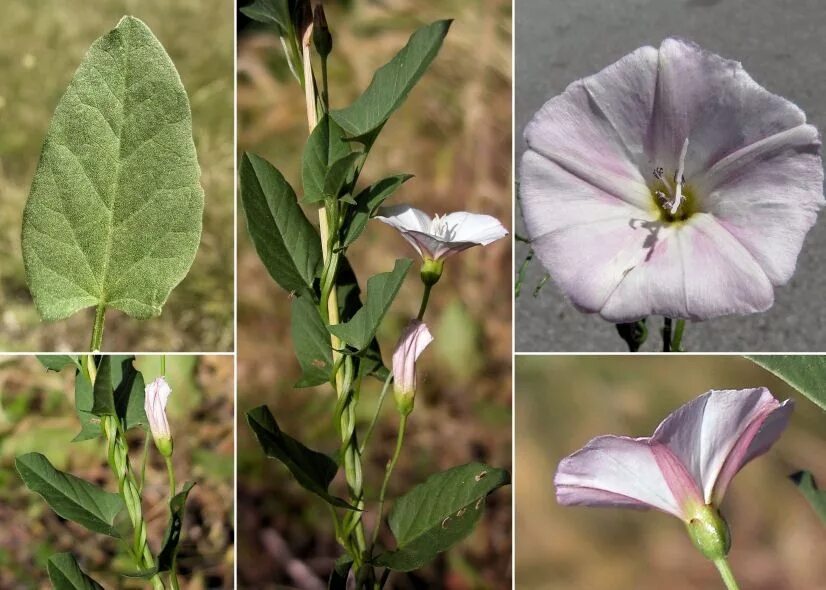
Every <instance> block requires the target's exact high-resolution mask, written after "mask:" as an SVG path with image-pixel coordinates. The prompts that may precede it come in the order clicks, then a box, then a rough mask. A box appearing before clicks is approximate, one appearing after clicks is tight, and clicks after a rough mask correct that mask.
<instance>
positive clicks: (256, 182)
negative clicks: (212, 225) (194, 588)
mask: <svg viewBox="0 0 826 590" xmlns="http://www.w3.org/2000/svg"><path fill="white" fill-rule="evenodd" d="M240 177H241V200H242V201H243V202H244V214H245V216H246V219H247V230H248V231H249V234H250V238H251V239H252V243H253V245H254V246H255V250H256V252H258V257H259V258H261V261H262V262H263V263H264V266H265V267H266V268H267V271H268V272H269V273H270V276H271V277H272V278H273V279H274V280H275V282H276V283H278V284H279V285H281V287H282V288H283V289H285V290H286V291H290V292H293V291H295V292H297V293H299V294H302V293H309V292H312V288H313V280H314V279H315V277H316V276H317V275H318V273H319V272H320V268H321V240H320V239H319V237H318V233H317V232H316V230H315V228H314V227H313V226H312V225H311V224H310V222H309V221H308V220H307V218H306V217H305V216H304V212H303V211H302V210H301V207H299V205H298V202H297V201H296V196H295V192H293V189H292V187H291V186H290V185H289V183H288V182H287V181H286V180H285V179H284V177H283V176H282V175H281V173H280V172H279V171H278V170H276V168H275V167H274V166H273V165H272V164H270V163H269V162H267V161H266V160H264V159H263V158H261V157H259V156H256V155H255V154H244V157H243V158H242V159H241V170H240Z"/></svg>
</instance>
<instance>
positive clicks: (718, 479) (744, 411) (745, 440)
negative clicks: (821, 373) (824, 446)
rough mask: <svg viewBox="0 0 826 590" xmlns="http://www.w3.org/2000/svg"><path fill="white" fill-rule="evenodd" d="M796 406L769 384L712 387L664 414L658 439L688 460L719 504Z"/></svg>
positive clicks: (655, 438)
mask: <svg viewBox="0 0 826 590" xmlns="http://www.w3.org/2000/svg"><path fill="white" fill-rule="evenodd" d="M791 409H792V406H791V405H790V404H788V402H786V403H784V404H780V403H778V402H777V400H775V399H774V397H772V395H771V393H770V392H769V390H768V389H766V388H764V387H761V388H757V389H744V390H721V391H709V392H708V393H705V394H703V395H701V396H700V397H698V398H696V399H694V400H692V401H690V402H689V403H687V404H685V405H684V406H682V407H680V408H679V409H678V410H676V411H675V412H673V413H672V414H671V415H669V416H668V417H667V418H666V419H665V420H663V422H662V423H661V424H660V425H659V426H658V427H657V430H656V431H655V432H654V436H653V437H652V440H653V441H656V442H659V443H662V444H663V445H665V446H667V447H668V448H669V449H671V451H672V452H673V453H674V455H675V456H676V457H678V458H679V460H680V461H681V462H682V463H683V464H684V465H685V466H686V468H687V469H688V471H689V472H690V473H691V474H692V476H693V477H694V479H695V481H697V483H698V485H700V486H701V487H702V490H703V499H704V501H705V502H706V503H710V502H714V503H715V505H718V506H719V501H720V500H721V499H722V496H723V493H725V489H726V487H727V486H728V483H729V482H730V481H731V478H732V477H734V475H735V474H736V473H737V471H739V470H740V468H742V466H743V465H745V464H746V463H747V462H748V461H750V460H751V459H753V458H755V457H757V456H759V455H760V454H762V453H765V452H766V451H767V450H768V449H769V447H770V446H771V445H772V444H773V443H774V442H775V441H776V440H777V438H778V437H779V436H780V434H781V432H782V431H783V429H784V428H785V426H786V423H787V421H788V418H789V415H790V413H791Z"/></svg>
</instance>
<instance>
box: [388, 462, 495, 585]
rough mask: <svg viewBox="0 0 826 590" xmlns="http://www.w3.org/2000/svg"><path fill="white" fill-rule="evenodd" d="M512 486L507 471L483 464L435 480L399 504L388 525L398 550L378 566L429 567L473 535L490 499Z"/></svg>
mask: <svg viewBox="0 0 826 590" xmlns="http://www.w3.org/2000/svg"><path fill="white" fill-rule="evenodd" d="M509 483H510V475H509V474H508V472H507V471H505V470H504V469H496V468H494V467H490V466H488V465H484V464H482V463H469V464H467V465H462V466H459V467H454V468H452V469H448V470H447V471H443V472H442V473H437V474H436V475H432V476H431V477H429V478H428V479H427V481H425V482H424V483H423V484H419V485H417V486H416V487H414V488H413V489H412V490H410V491H409V492H408V493H406V494H405V495H404V496H402V497H401V498H399V499H398V500H396V503H395V504H394V505H393V509H392V510H391V511H390V517H389V522H390V530H392V531H393V535H394V536H395V538H396V544H397V547H396V550H395V551H392V552H390V553H384V554H382V555H380V556H379V557H377V558H376V560H375V563H376V565H379V566H384V567H388V568H390V569H392V570H396V571H405V572H406V571H411V570H414V569H416V568H419V567H421V566H423V565H424V564H426V563H428V562H429V561H431V560H432V559H433V558H434V557H436V555H437V554H439V553H441V552H442V551H445V550H447V549H449V548H450V547H452V546H453V545H455V544H456V543H458V542H459V541H461V540H462V539H464V538H465V537H466V536H467V535H469V534H470V532H471V531H472V530H473V528H474V527H475V526H476V524H477V523H478V522H479V519H480V518H481V514H482V510H483V508H484V503H485V498H486V497H487V496H488V494H490V493H491V492H493V491H494V490H496V489H497V488H500V487H502V486H503V485H507V484H509Z"/></svg>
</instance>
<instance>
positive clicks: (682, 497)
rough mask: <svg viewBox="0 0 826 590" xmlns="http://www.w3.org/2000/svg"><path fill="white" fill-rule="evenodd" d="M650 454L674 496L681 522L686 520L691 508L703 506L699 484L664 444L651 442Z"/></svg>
mask: <svg viewBox="0 0 826 590" xmlns="http://www.w3.org/2000/svg"><path fill="white" fill-rule="evenodd" d="M651 452H652V453H653V454H654V458H655V459H656V460H657V465H658V466H659V467H660V471H662V474H663V477H664V478H665V482H666V483H667V484H668V488H669V489H670V490H671V493H672V494H674V499H675V500H676V501H677V505H678V506H679V507H680V509H681V511H682V518H683V520H688V519H689V518H690V515H691V513H692V511H693V508H694V507H696V506H697V505H698V504H704V502H703V494H702V492H701V491H700V486H699V482H697V481H696V480H695V479H694V477H693V476H692V475H691V474H690V473H689V472H688V469H686V466H685V465H684V464H683V463H682V461H680V459H679V458H678V457H677V456H676V455H675V454H674V453H673V452H671V449H669V448H668V447H667V446H665V445H664V444H662V443H660V442H657V441H652V442H651Z"/></svg>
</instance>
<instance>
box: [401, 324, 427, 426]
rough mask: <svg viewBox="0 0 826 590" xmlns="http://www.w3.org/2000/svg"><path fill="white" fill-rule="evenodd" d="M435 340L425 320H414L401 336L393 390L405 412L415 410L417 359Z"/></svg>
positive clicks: (402, 410)
mask: <svg viewBox="0 0 826 590" xmlns="http://www.w3.org/2000/svg"><path fill="white" fill-rule="evenodd" d="M431 342H433V336H432V335H431V334H430V330H428V329H427V326H426V325H425V323H424V322H422V321H419V320H412V321H411V322H410V323H409V324H407V327H406V328H405V329H404V331H403V332H402V335H401V336H400V337H399V342H398V343H397V344H396V348H395V350H394V351H393V392H394V394H395V397H396V405H397V406H398V408H399V410H400V411H401V412H402V413H404V414H409V413H410V412H411V411H412V410H413V398H414V397H415V395H416V360H417V359H418V358H419V356H420V355H421V354H422V352H424V349H425V348H427V346H428V345H429V344H430V343H431Z"/></svg>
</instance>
